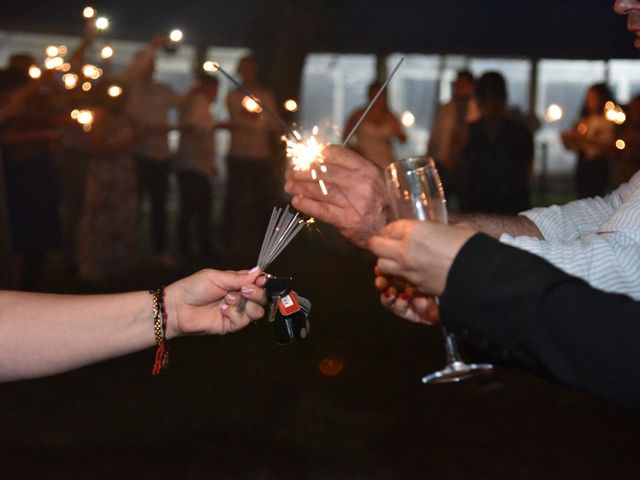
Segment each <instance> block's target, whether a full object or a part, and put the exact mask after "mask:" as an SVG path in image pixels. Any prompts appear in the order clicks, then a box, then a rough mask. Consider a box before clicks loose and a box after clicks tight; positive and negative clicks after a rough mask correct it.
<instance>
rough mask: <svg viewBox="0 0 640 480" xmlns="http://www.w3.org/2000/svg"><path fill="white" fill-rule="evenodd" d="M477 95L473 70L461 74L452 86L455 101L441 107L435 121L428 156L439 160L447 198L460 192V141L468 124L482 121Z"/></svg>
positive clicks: (463, 71) (437, 161)
mask: <svg viewBox="0 0 640 480" xmlns="http://www.w3.org/2000/svg"><path fill="white" fill-rule="evenodd" d="M474 92H475V79H474V78H473V74H472V73H471V72H470V71H469V70H460V71H458V74H457V76H456V79H455V80H454V81H453V83H452V85H451V100H450V101H449V102H448V103H445V104H444V105H441V106H440V107H439V108H438V111H437V112H436V116H435V118H434V120H433V128H432V129H431V135H430V136H429V145H428V146H427V155H429V156H431V157H433V159H434V160H435V161H436V165H437V167H438V172H439V173H440V176H441V178H442V182H443V184H444V185H445V186H446V188H445V193H446V194H447V198H449V197H450V196H451V195H455V192H456V190H457V187H456V179H455V170H456V165H455V162H456V159H457V156H458V154H459V153H460V147H459V146H458V144H459V141H460V138H461V136H463V131H464V129H465V127H466V125H467V124H468V123H471V122H474V121H476V120H477V119H478V118H479V112H478V105H477V103H476V101H475V98H474Z"/></svg>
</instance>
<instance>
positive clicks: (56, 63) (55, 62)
mask: <svg viewBox="0 0 640 480" xmlns="http://www.w3.org/2000/svg"><path fill="white" fill-rule="evenodd" d="M63 64H64V60H63V59H62V57H47V58H46V59H45V60H44V66H45V68H46V69H47V70H54V69H60V68H62V65H63Z"/></svg>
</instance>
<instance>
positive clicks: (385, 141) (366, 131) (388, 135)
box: [355, 118, 396, 169]
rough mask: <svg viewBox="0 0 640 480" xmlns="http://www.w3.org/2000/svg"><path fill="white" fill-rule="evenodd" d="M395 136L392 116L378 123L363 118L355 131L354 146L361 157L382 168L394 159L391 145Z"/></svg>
mask: <svg viewBox="0 0 640 480" xmlns="http://www.w3.org/2000/svg"><path fill="white" fill-rule="evenodd" d="M395 137H396V127H395V123H394V120H393V119H392V118H387V119H385V121H384V122H382V123H381V124H379V125H378V124H376V123H374V122H372V121H370V120H367V119H366V118H365V120H363V122H362V123H361V124H360V127H359V128H358V130H357V131H356V134H355V139H356V142H355V147H356V148H357V149H358V151H359V152H360V153H361V154H362V156H363V157H365V158H368V159H369V160H371V161H373V162H374V163H375V164H376V165H378V166H379V167H380V168H382V169H384V168H385V167H386V166H387V165H389V164H390V163H391V162H393V161H395V160H396V159H395V155H394V153H393V148H392V145H391V140H393V139H394V138H395Z"/></svg>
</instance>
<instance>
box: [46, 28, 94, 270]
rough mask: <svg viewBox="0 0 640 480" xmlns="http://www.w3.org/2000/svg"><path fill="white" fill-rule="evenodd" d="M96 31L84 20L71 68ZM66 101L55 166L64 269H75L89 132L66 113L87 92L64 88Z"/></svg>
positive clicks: (82, 60)
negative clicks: (56, 170)
mask: <svg viewBox="0 0 640 480" xmlns="http://www.w3.org/2000/svg"><path fill="white" fill-rule="evenodd" d="M96 35H97V29H96V28H95V22H89V21H88V22H87V23H86V28H85V33H84V36H83V38H82V41H81V42H80V44H79V45H78V46H77V47H76V49H75V50H74V51H73V52H72V53H71V55H70V59H69V62H70V64H71V71H72V72H75V73H76V74H80V73H81V70H82V66H83V65H85V64H86V63H87V62H86V52H87V50H88V49H89V48H90V47H91V45H92V44H93V41H94V40H95V37H96ZM60 96H61V98H62V99H63V100H64V101H65V103H66V105H65V107H66V108H65V111H64V119H63V121H61V122H60V127H61V130H62V133H61V138H60V144H59V146H58V150H57V152H56V167H57V169H58V173H59V178H60V220H61V225H62V239H63V253H64V257H65V259H64V261H65V264H66V267H67V270H68V271H69V272H71V273H77V270H78V265H77V263H78V246H77V242H78V230H79V227H80V221H81V220H82V214H83V209H84V198H85V191H84V187H85V182H86V176H87V165H88V162H89V157H90V155H91V153H90V148H89V136H88V135H87V134H86V133H85V132H84V131H83V130H82V126H81V125H80V124H78V122H76V121H74V120H72V119H71V118H70V117H69V112H70V111H71V110H73V109H74V108H76V106H77V104H78V103H82V102H83V101H84V98H85V97H87V96H88V94H86V93H78V92H77V91H73V90H72V91H67V90H65V91H63V92H62V93H61V95H60Z"/></svg>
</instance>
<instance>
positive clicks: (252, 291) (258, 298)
mask: <svg viewBox="0 0 640 480" xmlns="http://www.w3.org/2000/svg"><path fill="white" fill-rule="evenodd" d="M240 293H241V295H242V296H243V297H244V298H246V299H247V300H250V301H252V302H255V303H258V304H260V305H266V303H267V292H266V291H265V289H264V288H260V287H258V286H257V285H256V284H250V285H243V286H242V288H241V289H240Z"/></svg>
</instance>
